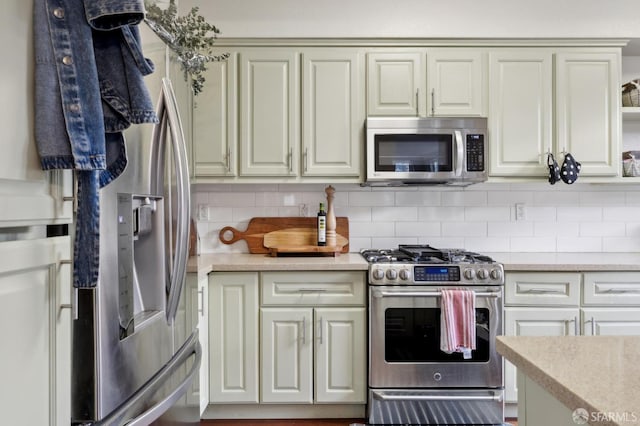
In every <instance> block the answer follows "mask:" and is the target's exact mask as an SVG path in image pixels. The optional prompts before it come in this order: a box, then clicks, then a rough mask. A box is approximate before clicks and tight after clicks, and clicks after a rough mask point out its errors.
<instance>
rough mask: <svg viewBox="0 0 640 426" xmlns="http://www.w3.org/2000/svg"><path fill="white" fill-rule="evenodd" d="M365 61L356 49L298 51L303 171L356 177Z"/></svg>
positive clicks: (360, 139)
mask: <svg viewBox="0 0 640 426" xmlns="http://www.w3.org/2000/svg"><path fill="white" fill-rule="evenodd" d="M364 94H365V93H364V64H363V53H362V52H361V51H360V50H358V49H347V48H345V49H325V48H318V49H305V50H303V52H302V171H301V174H302V176H356V177H358V176H360V175H361V164H362V161H361V160H362V158H363V149H362V146H363V144H362V141H363V140H364V130H363V129H364V118H365V112H364Z"/></svg>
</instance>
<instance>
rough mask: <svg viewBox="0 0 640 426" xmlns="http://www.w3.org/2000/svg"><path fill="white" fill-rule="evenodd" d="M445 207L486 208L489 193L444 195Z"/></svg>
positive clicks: (447, 193) (464, 192)
mask: <svg viewBox="0 0 640 426" xmlns="http://www.w3.org/2000/svg"><path fill="white" fill-rule="evenodd" d="M442 205H443V206H486V205H487V193H486V192H485V191H478V192H473V191H456V192H443V193H442Z"/></svg>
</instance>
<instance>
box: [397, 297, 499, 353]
mask: <svg viewBox="0 0 640 426" xmlns="http://www.w3.org/2000/svg"><path fill="white" fill-rule="evenodd" d="M384 324H385V325H384V328H385V331H384V334H385V361H387V362H409V363H410V362H487V361H489V351H490V342H489V330H490V329H491V328H490V327H489V325H490V324H489V310H488V309H486V308H476V349H475V350H474V351H472V356H471V358H470V359H463V357H462V354H461V353H457V352H454V353H452V354H447V353H445V352H442V351H441V350H440V308H388V309H387V310H386V311H385V321H384Z"/></svg>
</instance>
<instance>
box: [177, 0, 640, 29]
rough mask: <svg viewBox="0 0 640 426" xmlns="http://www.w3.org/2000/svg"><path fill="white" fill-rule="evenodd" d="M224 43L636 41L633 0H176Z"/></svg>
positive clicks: (639, 23) (638, 13)
mask: <svg viewBox="0 0 640 426" xmlns="http://www.w3.org/2000/svg"><path fill="white" fill-rule="evenodd" d="M193 6H198V7H199V8H200V12H201V13H202V14H203V15H204V16H205V17H206V18H207V20H208V21H209V22H211V23H213V24H214V25H216V26H218V27H219V28H220V29H221V30H222V32H223V36H224V37H429V38H437V37H490V38H492V37H497V38H502V37H587V38H591V37H605V38H606V37H613V38H617V37H621V38H628V37H630V38H638V37H640V7H639V3H638V1H637V0H615V1H602V0H529V1H523V0H437V1H436V0H395V1H390V0H180V8H181V9H182V10H183V11H184V10H189V9H190V8H191V7H193Z"/></svg>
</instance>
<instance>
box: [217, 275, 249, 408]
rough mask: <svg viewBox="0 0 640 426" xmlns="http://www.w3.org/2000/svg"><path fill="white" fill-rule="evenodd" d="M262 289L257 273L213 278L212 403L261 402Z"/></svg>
mask: <svg viewBox="0 0 640 426" xmlns="http://www.w3.org/2000/svg"><path fill="white" fill-rule="evenodd" d="M258 289H259V287H258V274H257V273H253V272H215V273H212V274H210V275H209V342H212V344H211V346H210V347H209V356H210V358H209V371H210V383H209V398H210V401H211V403H226V402H249V403H257V402H258V401H259V397H258V391H259V388H258V356H259V352H258V346H259V345H258V332H259V330H258ZM213 342H215V343H213Z"/></svg>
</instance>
